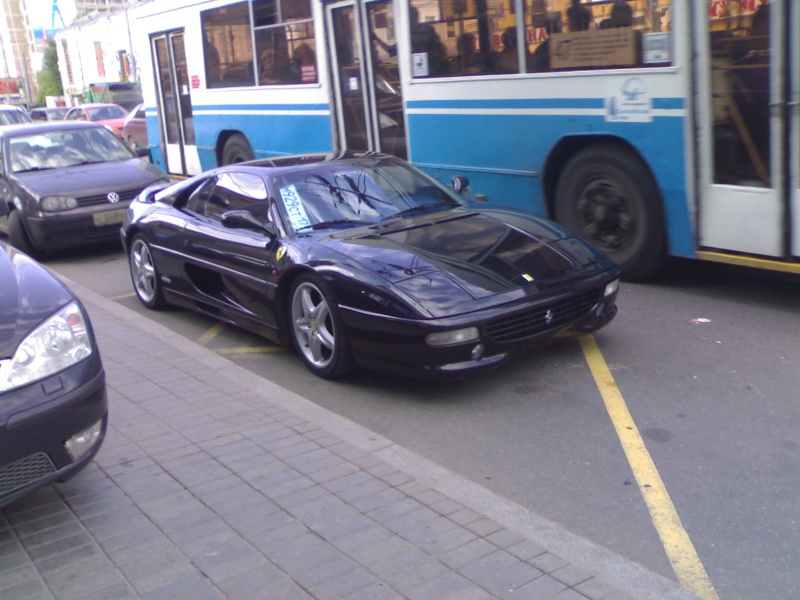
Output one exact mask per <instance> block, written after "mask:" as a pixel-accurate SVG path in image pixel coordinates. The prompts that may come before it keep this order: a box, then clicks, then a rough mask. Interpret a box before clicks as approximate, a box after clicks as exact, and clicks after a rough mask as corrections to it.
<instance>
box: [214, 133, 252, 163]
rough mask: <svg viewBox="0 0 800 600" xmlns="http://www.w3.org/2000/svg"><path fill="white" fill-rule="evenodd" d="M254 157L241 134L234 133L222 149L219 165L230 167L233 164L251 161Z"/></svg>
mask: <svg viewBox="0 0 800 600" xmlns="http://www.w3.org/2000/svg"><path fill="white" fill-rule="evenodd" d="M254 158H255V155H254V154H253V149H252V148H251V147H250V144H249V143H248V141H247V138H246V137H244V136H243V135H242V134H241V133H236V134H234V135H232V136H231V137H229V138H228V140H227V141H226V142H225V146H224V147H223V149H222V162H221V163H220V164H221V165H232V164H234V163H240V162H245V161H248V160H253V159H254Z"/></svg>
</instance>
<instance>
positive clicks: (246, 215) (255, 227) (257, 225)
mask: <svg viewBox="0 0 800 600" xmlns="http://www.w3.org/2000/svg"><path fill="white" fill-rule="evenodd" d="M220 222H221V223H222V225H223V226H225V227H228V228H230V229H249V230H250V231H260V232H262V233H263V232H266V233H272V228H271V227H269V226H268V224H267V220H266V218H259V217H257V216H255V215H254V214H253V213H251V212H250V211H249V210H228V211H225V212H224V213H222V216H220Z"/></svg>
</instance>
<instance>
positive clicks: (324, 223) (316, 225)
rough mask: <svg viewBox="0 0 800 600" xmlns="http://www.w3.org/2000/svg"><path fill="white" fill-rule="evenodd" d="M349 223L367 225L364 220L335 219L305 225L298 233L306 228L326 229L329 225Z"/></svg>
mask: <svg viewBox="0 0 800 600" xmlns="http://www.w3.org/2000/svg"><path fill="white" fill-rule="evenodd" d="M348 223H357V224H359V225H365V223H364V222H363V221H356V220H354V219H336V220H334V221H322V222H321V223H312V224H311V225H305V226H304V227H301V228H300V229H298V230H297V232H298V233H300V232H301V231H305V230H306V229H313V230H315V231H316V230H317V229H326V228H328V227H335V226H336V225H347V224H348Z"/></svg>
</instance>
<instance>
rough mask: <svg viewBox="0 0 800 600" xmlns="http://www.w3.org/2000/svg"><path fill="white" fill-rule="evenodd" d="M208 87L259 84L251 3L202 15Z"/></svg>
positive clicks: (202, 13) (204, 12) (210, 11)
mask: <svg viewBox="0 0 800 600" xmlns="http://www.w3.org/2000/svg"><path fill="white" fill-rule="evenodd" d="M200 21H201V23H202V26H203V51H204V55H205V59H206V60H205V62H206V86H207V87H209V88H224V87H243V86H251V85H255V78H254V77H253V46H252V41H251V37H250V9H249V8H248V5H247V2H239V3H237V4H230V5H228V6H223V7H220V8H214V9H211V10H205V11H202V12H201V13H200Z"/></svg>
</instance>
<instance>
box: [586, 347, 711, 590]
mask: <svg viewBox="0 0 800 600" xmlns="http://www.w3.org/2000/svg"><path fill="white" fill-rule="evenodd" d="M578 341H579V342H580V344H581V349H582V350H583V354H584V356H585V357H586V362H587V363H588V365H589V369H590V370H591V372H592V375H593V376H594V380H595V383H596V384H597V388H598V389H599V390H600V394H601V395H602V396H603V401H604V402H605V405H606V410H607V411H608V416H609V417H611V421H612V423H613V424H614V428H615V429H616V430H617V436H619V441H620V443H621V444H622V448H623V450H624V451H625V455H626V456H627V457H628V463H629V464H630V466H631V469H633V474H634V476H635V477H636V482H637V483H638V484H639V490H640V491H641V492H642V496H644V501H645V503H646V504H647V508H648V510H649V511H650V518H651V519H652V520H653V525H655V528H656V531H658V536H659V537H660V538H661V543H662V544H663V545H664V550H666V552H667V556H668V557H669V561H670V562H671V563H672V569H673V570H674V571H675V575H676V576H677V577H678V581H679V582H680V584H681V585H682V586H683V587H685V588H687V589H689V590H691V591H692V592H694V593H695V594H697V595H698V596H700V597H701V598H705V599H706V600H717V592H716V591H715V590H714V587H713V586H712V585H711V581H710V580H709V578H708V574H707V573H706V570H705V568H704V567H703V564H702V563H701V562H700V558H699V557H698V556H697V552H696V551H695V549H694V546H693V545H692V541H691V540H690V539H689V535H688V534H687V533H686V530H685V529H684V528H683V524H682V523H681V520H680V517H679V516H678V513H677V511H676V510H675V505H674V504H672V500H671V499H670V497H669V494H668V493H667V488H666V487H665V486H664V482H663V481H661V476H660V475H659V474H658V471H657V470H656V465H655V463H654V462H653V459H652V458H651V457H650V453H649V452H648V451H647V447H646V446H645V444H644V440H643V439H642V436H641V435H640V434H639V430H638V429H637V427H636V423H634V421H633V418H632V417H631V414H630V412H629V411H628V407H627V406H626V404H625V400H624V399H623V398H622V394H621V393H620V391H619V388H617V383H616V382H615V381H614V377H613V376H612V375H611V371H610V370H609V368H608V365H607V364H606V361H605V359H603V355H602V354H601V353H600V348H598V346H597V341H596V340H595V338H594V336H592V335H585V336H581V337H580V338H578Z"/></svg>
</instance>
